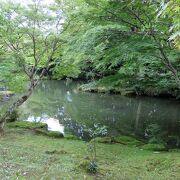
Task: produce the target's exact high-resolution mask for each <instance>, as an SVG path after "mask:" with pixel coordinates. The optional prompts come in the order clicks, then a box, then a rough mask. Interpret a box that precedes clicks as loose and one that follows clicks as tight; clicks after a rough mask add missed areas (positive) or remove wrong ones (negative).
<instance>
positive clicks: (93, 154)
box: [87, 124, 107, 173]
mask: <svg viewBox="0 0 180 180" xmlns="http://www.w3.org/2000/svg"><path fill="white" fill-rule="evenodd" d="M88 132H89V136H90V137H91V141H90V142H89V143H88V152H89V153H90V163H89V165H88V167H87V170H88V172H90V173H97V170H98V165H97V146H96V140H95V138H96V137H98V136H105V135H106V134H107V127H106V126H99V124H94V128H93V129H92V128H90V129H88Z"/></svg>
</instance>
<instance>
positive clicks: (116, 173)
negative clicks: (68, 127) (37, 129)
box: [0, 128, 180, 180]
mask: <svg viewBox="0 0 180 180" xmlns="http://www.w3.org/2000/svg"><path fill="white" fill-rule="evenodd" d="M0 141H1V144H0V148H1V151H0V167H1V168H0V178H1V179H3V178H4V177H9V178H11V179H12V178H17V177H18V178H25V179H26V178H27V179H40V178H42V177H43V178H47V179H50V178H55V179H63V178H65V179H72V178H73V179H143V180H151V179H156V180H178V179H179V178H180V172H179V167H180V152H179V151H178V150H176V151H171V152H160V153H158V154H157V153H154V152H152V151H146V150H142V149H140V148H138V147H134V146H127V145H122V144H102V143H98V144H97V160H98V165H99V173H98V174H97V175H90V174H88V173H87V172H86V171H85V170H84V169H83V167H82V164H83V162H84V161H86V160H87V159H88V154H87V146H86V143H85V142H83V141H80V140H73V139H66V138H61V139H57V138H52V137H46V136H42V135H36V134H34V133H33V132H32V131H30V130H24V129H19V128H16V129H14V128H7V129H6V133H5V135H4V136H3V137H1V138H0Z"/></svg>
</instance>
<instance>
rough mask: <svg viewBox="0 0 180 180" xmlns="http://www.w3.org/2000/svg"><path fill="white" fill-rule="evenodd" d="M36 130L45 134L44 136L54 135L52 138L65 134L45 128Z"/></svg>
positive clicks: (35, 130)
mask: <svg viewBox="0 0 180 180" xmlns="http://www.w3.org/2000/svg"><path fill="white" fill-rule="evenodd" d="M34 132H35V133H36V134H39V135H44V136H48V137H52V138H63V137H64V135H63V134H62V133H60V132H56V131H47V130H45V129H39V128H37V129H34Z"/></svg>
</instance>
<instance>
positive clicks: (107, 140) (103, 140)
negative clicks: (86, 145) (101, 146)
mask: <svg viewBox="0 0 180 180" xmlns="http://www.w3.org/2000/svg"><path fill="white" fill-rule="evenodd" d="M94 140H95V141H96V142H98V143H109V144H110V143H112V138H111V137H97V138H95V139H92V140H91V141H94Z"/></svg>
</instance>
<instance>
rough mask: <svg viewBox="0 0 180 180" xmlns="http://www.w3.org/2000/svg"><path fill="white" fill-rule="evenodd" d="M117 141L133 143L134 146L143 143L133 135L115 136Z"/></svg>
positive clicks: (125, 143)
mask: <svg viewBox="0 0 180 180" xmlns="http://www.w3.org/2000/svg"><path fill="white" fill-rule="evenodd" d="M115 142H117V143H121V144H124V145H133V146H141V145H143V142H142V141H139V140H137V139H135V138H133V137H130V136H119V137H115Z"/></svg>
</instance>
